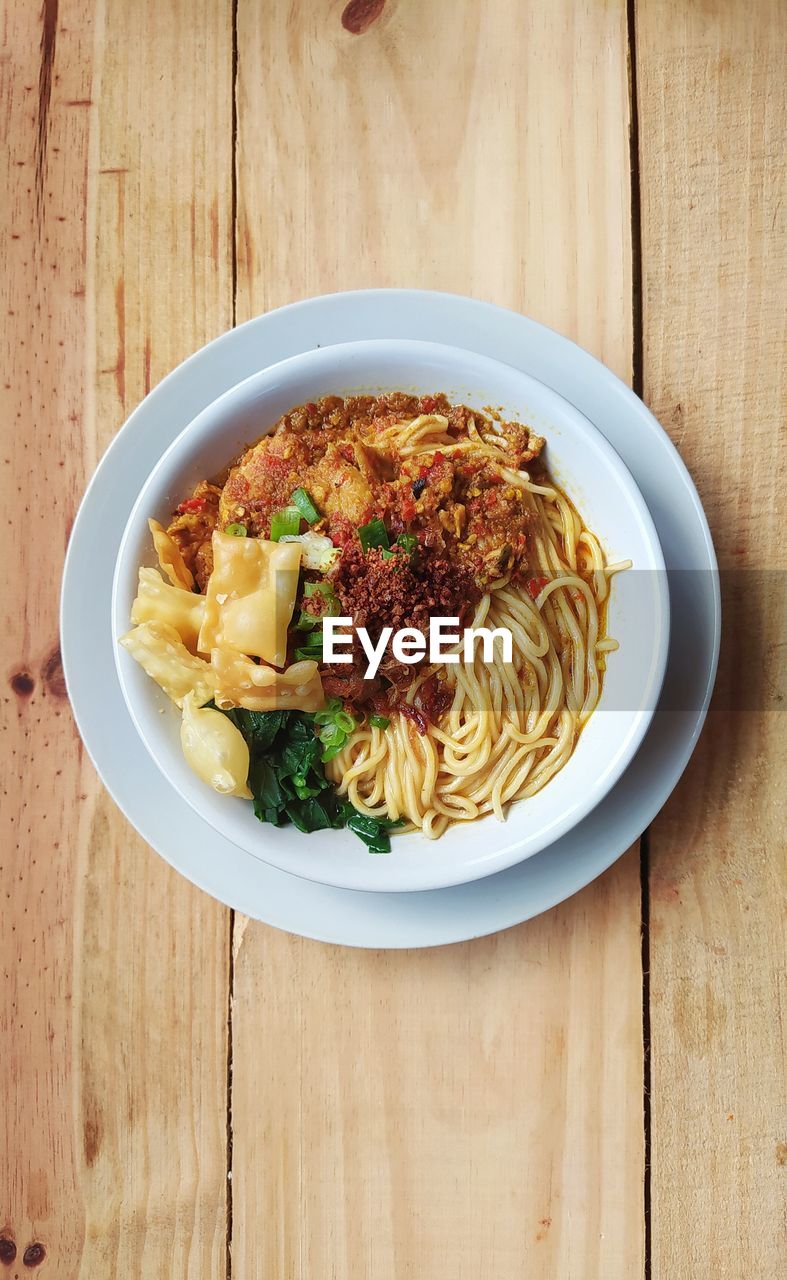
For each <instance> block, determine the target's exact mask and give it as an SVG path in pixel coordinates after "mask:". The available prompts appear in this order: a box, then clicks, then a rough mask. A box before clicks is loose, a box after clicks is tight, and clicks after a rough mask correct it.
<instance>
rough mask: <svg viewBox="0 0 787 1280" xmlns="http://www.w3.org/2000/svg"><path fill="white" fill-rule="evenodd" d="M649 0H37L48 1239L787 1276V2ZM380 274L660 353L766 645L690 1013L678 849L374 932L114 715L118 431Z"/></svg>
mask: <svg viewBox="0 0 787 1280" xmlns="http://www.w3.org/2000/svg"><path fill="white" fill-rule="evenodd" d="M633 7H634V9H635V10H636V23H635V30H634V32H633V33H632V31H631V30H629V25H628V20H627V6H626V4H625V3H624V2H622V0H607V2H606V3H604V4H600V3H595V0H581V2H580V3H574V2H573V0H554V2H552V0H528V2H527V3H524V4H523V3H521V2H520V0H496V2H493V0H433V2H432V3H430V4H418V3H415V0H388V3H387V4H385V3H380V0H376V2H375V0H353V3H352V4H350V5H347V6H346V5H345V3H344V0H315V2H314V3H313V4H311V5H292V4H290V3H288V2H285V0H266V3H264V4H260V3H252V2H251V0H237V3H233V0H196V2H195V3H188V4H187V3H186V2H185V0H171V2H170V3H169V4H167V5H157V4H154V3H153V0H139V2H138V3H137V4H135V5H130V4H126V3H124V0H44V3H43V5H41V6H39V5H38V4H35V5H34V4H31V3H29V2H28V0H6V2H5V5H4V10H3V13H4V20H3V22H2V23H0V102H2V112H0V129H1V130H2V135H3V141H4V144H5V147H6V148H7V159H6V158H5V156H4V160H3V162H2V169H1V170H0V173H1V174H2V180H0V193H1V194H0V215H1V219H0V250H1V251H2V259H1V261H2V262H3V264H4V270H3V271H2V272H0V301H2V306H0V315H2V322H1V323H2V326H3V334H2V342H3V349H4V350H6V351H8V352H9V353H10V359H8V360H7V362H6V366H5V370H4V374H5V376H4V377H3V379H2V395H1V397H0V410H1V411H2V417H1V418H0V422H2V430H3V440H4V450H3V458H4V459H6V458H7V459H10V462H4V465H3V470H2V473H1V475H2V479H1V480H0V483H1V484H2V496H3V515H4V528H5V529H6V531H7V532H6V556H5V563H6V565H7V567H8V578H9V584H10V585H9V587H8V588H7V589H6V591H5V592H4V593H3V608H4V615H3V624H4V635H5V637H6V643H5V646H4V663H5V665H4V673H5V679H6V683H5V686H4V691H3V703H2V709H3V716H2V738H0V742H2V748H0V750H1V751H2V760H1V761H0V764H1V766H2V787H3V802H2V831H0V893H1V894H2V898H1V901H2V906H3V912H2V926H1V927H0V956H2V966H0V972H2V981H3V987H2V993H1V994H0V1097H1V1098H2V1103H1V1111H0V1147H1V1150H0V1280H2V1277H3V1276H4V1275H5V1274H6V1273H7V1274H8V1275H9V1276H14V1277H16V1276H17V1275H18V1276H20V1277H21V1276H24V1275H27V1274H36V1271H35V1270H34V1268H36V1267H38V1268H39V1271H38V1274H41V1275H48V1276H52V1277H53V1278H55V1280H71V1277H79V1278H80V1280H110V1278H112V1280H114V1278H115V1277H117V1278H118V1280H127V1278H131V1280H135V1278H136V1277H145V1278H146V1280H147V1278H148V1277H153V1278H155V1280H159V1277H161V1278H162V1280H168V1278H169V1277H176V1276H177V1277H189V1278H191V1277H193V1278H195V1280H197V1278H198V1280H214V1278H216V1280H229V1277H230V1276H233V1277H236V1278H237V1277H241V1278H242V1280H258V1278H259V1280H333V1278H335V1280H406V1278H407V1277H413V1280H416V1278H417V1280H422V1278H426V1277H428V1278H429V1280H471V1278H472V1280H476V1277H483V1278H484V1280H486V1278H487V1277H490V1278H493V1280H514V1278H516V1280H520V1277H522V1276H523V1275H527V1276H528V1277H531V1276H532V1277H534V1280H535V1278H536V1277H537V1278H538V1280H542V1277H543V1278H544V1280H552V1278H553V1277H554V1278H555V1280H594V1278H595V1277H599V1278H600V1280H618V1277H620V1278H621V1280H629V1278H632V1277H640V1278H641V1280H646V1277H647V1276H650V1275H652V1276H653V1277H654V1280H655V1278H656V1277H658V1278H659V1280H661V1278H662V1277H664V1278H667V1277H668V1278H669V1280H684V1277H685V1280H694V1277H703V1278H704V1277H708V1280H711V1278H712V1280H740V1278H741V1277H744V1276H745V1277H746V1280H771V1278H772V1277H773V1276H775V1275H776V1274H777V1272H778V1265H779V1263H778V1260H779V1257H780V1256H783V1252H784V1237H783V1234H781V1232H782V1231H783V1226H782V1224H781V1222H780V1196H782V1195H783V1186H784V1176H785V1166H787V1132H786V1131H785V1130H784V1120H783V1117H784V1105H783V1099H784V1093H783V1064H784V1046H783V1042H782V1040H781V1038H780V1037H781V1036H782V1029H781V1027H782V1024H781V1022H780V1016H779V1009H780V1003H779V1001H780V997H781V999H782V1002H783V980H784V955H785V949H784V937H783V933H782V922H783V915H782V912H781V900H780V896H779V895H780V893H781V892H782V891H783V884H784V845H783V832H784V825H785V823H784V817H785V815H784V804H783V782H782V779H783V776H784V765H785V748H784V740H783V732H782V726H781V721H782V718H783V715H784V712H783V710H782V709H781V706H780V704H779V702H778V699H779V698H780V697H783V696H784V692H785V690H784V686H783V683H781V684H780V683H779V681H780V670H779V668H780V664H781V666H783V661H782V657H783V644H784V632H783V618H780V616H779V614H778V607H777V606H778V596H777V594H776V592H777V587H778V584H779V582H780V579H779V578H778V576H777V575H776V574H773V573H772V574H771V575H770V576H768V574H767V573H765V572H763V570H775V569H777V568H778V567H781V568H782V569H783V568H784V564H783V552H782V545H783V538H782V529H783V524H784V508H783V498H782V485H781V476H782V475H783V473H784V458H783V440H784V433H783V418H784V407H785V405H784V384H783V370H784V358H783V357H784V338H785V332H784V314H783V302H782V296H783V291H784V275H785V234H784V233H785V228H784V218H785V215H784V194H785V192H784V186H785V165H784V137H785V134H787V130H786V129H785V124H787V120H785V109H784V84H783V80H784V76H783V69H784V55H785V47H784V45H785V23H784V15H783V11H782V9H781V6H780V4H779V3H778V0H772V2H771V3H769V2H768V0H762V2H759V0H758V2H756V3H754V4H753V5H752V4H750V5H747V6H744V5H742V4H736V3H734V0H729V3H727V2H723V3H715V4H713V3H712V4H703V5H694V6H686V5H685V4H682V3H680V0H637V3H636V5H635V6H633ZM355 32H358V34H355ZM632 34H634V35H635V37H636V38H635V40H634V42H633V44H632V39H631V36H632ZM630 71H631V72H632V73H633V83H634V85H635V87H636V91H637V100H636V101H637V108H638V112H637V115H638V119H637V120H636V121H635V123H636V124H637V125H638V136H635V138H634V143H635V145H634V148H633V152H632V150H631V149H630V136H629V131H630V126H631V124H632V120H631V111H630V105H629V73H630ZM632 155H633V160H634V166H633V173H632ZM632 191H633V193H634V199H633V200H632ZM640 232H641V264H640V261H639V259H640V253H639V245H640ZM640 265H641V282H642V294H641V298H642V320H643V325H642V328H640V323H639V305H638V297H639V294H638V279H639V275H640ZM361 285H415V286H425V287H433V288H443V289H449V290H456V291H459V292H466V293H471V294H474V295H476V296H478V297H483V298H488V299H490V300H493V301H497V302H501V303H503V304H505V305H508V306H513V307H516V308H519V309H521V310H523V311H526V312H527V313H529V314H530V315H533V316H534V317H535V318H537V319H539V320H543V321H545V322H546V323H548V324H551V325H553V326H554V327H556V328H558V329H560V330H562V331H563V332H566V333H568V334H569V335H571V336H572V337H575V338H576V339H577V340H578V341H579V342H581V343H582V344H583V345H584V346H586V347H588V348H589V349H590V350H591V351H593V352H594V353H596V354H597V355H599V356H600V357H601V358H602V359H603V360H605V361H606V362H607V363H608V364H609V365H610V366H611V367H612V368H613V369H615V370H616V372H618V373H619V374H620V375H621V376H623V377H624V378H626V379H627V380H631V378H632V371H633V369H634V366H635V361H634V355H635V352H639V353H640V354H641V363H642V371H643V383H644V392H645V395H646V398H647V399H648V401H649V403H651V405H652V406H653V408H654V409H655V411H656V413H657V414H658V415H659V417H660V418H661V420H662V421H663V422H664V424H665V426H666V427H667V429H668V430H669V431H670V433H671V434H672V437H673V439H674V440H675V442H676V444H677V445H678V447H679V448H680V450H681V452H682V454H683V456H684V457H685V459H686V461H687V462H688V464H689V466H690V468H691V469H692V473H693V475H694V477H695V479H696V481H697V483H698V485H699V488H700V492H701V495H702V497H703V501H704V502H705V504H706V506H707V509H708V512H709V516H710V519H711V523H712V526H713V531H714V535H715V537H716V539H717V544H718V547H719V551H720V556H721V559H722V563H723V564H724V566H725V567H726V569H727V570H728V571H729V572H728V573H727V574H726V578H725V594H726V597H727V601H728V603H727V647H726V652H725V654H724V655H723V660H722V670H721V677H720V688H719V692H718V695H717V698H716V702H715V709H714V710H713V711H712V713H711V721H710V727H709V732H707V733H706V734H705V735H704V738H703V742H702V744H701V746H700V749H699V751H698V753H697V755H696V757H695V759H694V761H693V762H692V765H691V767H690V770H689V772H688V773H687V775H686V778H685V779H684V782H683V783H682V784H681V786H680V788H679V789H678V792H677V793H676V795H675V796H674V797H673V798H672V800H671V801H670V802H669V804H668V805H667V807H666V809H665V810H664V812H663V814H662V815H661V816H660V818H659V819H658V821H657V822H656V823H655V824H654V827H653V828H652V830H651V832H650V835H649V857H648V859H647V860H646V864H647V862H649V866H647V865H646V872H647V874H646V887H647V893H646V896H645V903H644V906H645V925H646V946H645V957H646V963H647V966H648V970H649V972H648V973H647V974H646V980H645V983H644V995H645V1007H644V1010H643V970H642V952H641V945H640V925H641V913H642V905H643V904H642V900H641V892H640V859H639V853H638V851H637V850H632V851H630V852H629V854H628V855H626V857H624V858H623V859H621V861H620V862H619V863H617V864H616V866H615V867H613V868H612V869H611V870H610V872H608V873H607V874H606V875H605V876H604V877H602V878H601V880H600V881H598V882H597V883H596V884H595V885H592V886H590V887H589V888H588V889H587V890H585V891H584V892H583V893H581V894H580V895H578V896H577V897H576V898H575V899H573V900H572V901H570V902H568V903H565V904H563V906H561V907H559V908H557V909H556V910H554V911H552V912H550V913H549V914H548V915H546V916H544V917H542V918H540V919H538V920H535V921H532V922H530V923H529V924H527V925H524V926H521V927H520V928H518V929H514V930H510V931H508V932H507V933H505V934H502V935H499V936H498V937H496V938H492V939H487V940H482V941H479V942H475V943H471V944H466V945H463V946H458V947H449V948H444V949H440V950H438V951H435V952H410V953H403V954H400V953H392V952H379V953H362V952H355V951H350V950H346V949H342V948H332V947H326V946H321V945H319V944H316V943H310V942H304V941H302V940H300V939H297V938H292V937H288V936H285V935H282V934H279V933H277V932H275V931H273V930H271V929H268V928H266V927H263V926H261V925H259V924H257V923H255V922H253V921H249V920H246V919H244V918H242V917H237V918H231V916H230V913H228V912H226V911H225V910H224V909H223V908H221V907H219V906H218V905H217V904H215V903H213V902H212V901H211V900H210V899H209V898H207V897H206V896H205V895H203V894H201V893H200V892H199V891H198V890H196V889H193V888H192V887H191V886H190V885H188V884H187V883H185V882H184V881H182V880H181V879H180V878H179V877H177V876H176V875H175V873H174V872H172V871H170V870H169V869H168V868H167V867H166V866H165V865H164V864H163V863H162V862H161V860H160V859H159V858H157V857H156V856H155V855H154V854H153V853H152V851H150V850H149V849H147V848H146V846H145V845H144V843H143V842H142V841H141V839H140V838H139V837H138V836H136V834H135V833H134V832H133V831H132V829H131V828H130V827H129V826H128V824H126V823H125V821H124V820H123V819H122V817H121V816H120V815H119V814H118V812H117V811H116V809H115V808H114V805H113V804H112V802H111V800H110V799H109V798H108V797H107V796H106V794H105V793H104V792H103V790H102V788H101V786H100V784H99V783H98V781H97V779H96V777H95V775H94V773H93V770H92V767H91V765H90V763H89V761H88V760H87V759H86V757H85V754H84V752H83V750H82V748H81V746H80V744H79V740H78V737H77V735H76V731H75V728H74V726H73V722H72V720H71V717H70V713H69V710H68V704H67V699H66V698H65V691H64V687H63V681H62V671H61V668H60V664H59V653H58V641H57V580H58V577H59V572H60V567H61V564H62V557H63V552H64V547H65V542H66V539H67V534H68V530H69V529H70V525H71V522H72V520H73V517H74V514H75V510H76V505H77V502H78V499H79V496H80V494H81V492H82V491H83V489H84V485H85V483H86V481H87V478H88V477H89V475H90V473H91V471H92V470H93V468H94V466H95V463H96V461H97V459H98V457H99V456H100V454H101V452H102V450H103V449H104V447H105V446H106V444H107V442H108V441H109V439H110V438H111V436H112V434H113V433H114V431H115V430H116V429H117V427H118V426H119V425H120V423H121V422H122V420H123V419H124V417H125V416H127V414H128V413H129V412H130V411H131V409H132V408H133V407H134V405H135V404H137V403H138V401H139V400H140V399H141V398H142V396H143V395H144V394H145V392H146V391H147V390H148V388H149V387H150V386H151V385H152V384H153V383H155V382H156V381H157V380H158V379H159V378H160V377H162V376H163V375H164V374H165V373H166V372H167V371H168V370H169V369H170V368H172V367H173V365H175V364H176V363H177V362H178V361H179V360H181V359H182V358H183V357H184V356H186V355H187V354H189V353H190V352H191V351H192V350H194V349H195V348H196V347H198V346H199V345H201V344H202V343H203V342H205V341H207V340H208V339H209V338H211V337H213V336H215V335H216V334H217V333H220V332H222V331H223V330H224V329H226V328H228V327H229V326H230V324H231V323H232V321H233V319H234V318H237V320H238V321H240V320H243V319H245V318H247V317H248V316H250V315H253V314H256V313H258V312H260V311H262V310H264V309H267V308H269V307H272V306H277V305H279V304H281V303H283V302H287V301H290V300H292V299H294V298H297V297H302V296H305V295H308V294H313V293H318V292H323V291H328V290H332V289H343V288H353V287H357V286H361ZM637 364H639V361H637ZM780 433H781V434H780ZM42 512H43V513H46V517H47V519H46V522H44V521H42V520H41V518H40V517H41V514H42ZM782 592H783V587H782ZM781 599H782V601H783V594H782V597H781ZM742 667H743V669H744V670H746V671H748V672H750V673H754V674H753V676H752V683H750V684H748V685H745V686H744V685H743V684H742V682H741V679H740V672H741V669H742ZM643 1015H644V1016H643ZM643 1034H644V1036H645V1037H646V1038H647V1039H648V1040H649V1045H648V1046H647V1048H648V1050H649V1057H648V1058H646V1056H645V1053H644V1049H645V1047H646V1046H644V1045H643ZM646 1062H647V1064H648V1068H647V1069H648V1071H649V1074H650V1082H649V1084H650V1088H649V1094H648V1097H647V1106H646V1107H645V1109H644V1111H643V1105H644V1102H645V1099H644V1096H643V1082H644V1080H645V1079H646V1076H645V1069H646ZM230 1067H231V1071H230ZM230 1080H231V1083H232V1089H231V1093H230V1091H229V1089H228V1082H229V1081H230ZM780 1125H781V1127H780ZM648 1156H649V1163H647V1158H648ZM12 1252H15V1255H16V1256H15V1260H14V1265H11V1254H12ZM6 1263H7V1264H8V1265H7V1266H6Z"/></svg>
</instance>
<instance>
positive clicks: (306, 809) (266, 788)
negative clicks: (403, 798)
mask: <svg viewBox="0 0 787 1280" xmlns="http://www.w3.org/2000/svg"><path fill="white" fill-rule="evenodd" d="M214 705H215V704H214ZM217 710H220V708H217ZM224 715H226V716H228V717H229V719H230V720H232V723H233V724H234V725H236V727H237V728H238V729H240V731H241V733H242V734H243V736H244V738H245V739H246V742H247V743H248V746H249V755H250V764H249V789H250V791H251V793H252V796H253V799H254V813H255V816H256V817H257V818H259V820H260V822H270V823H272V824H273V825H274V826H277V827H281V826H285V825H286V824H287V823H290V822H291V823H292V824H293V826H294V827H297V829H298V830H299V831H304V832H312V831H323V830H326V829H328V828H333V829H338V828H340V827H347V828H348V829H349V830H350V831H352V832H354V833H355V835H357V836H358V838H359V839H360V840H362V841H363V842H364V844H365V845H366V846H367V848H368V849H369V852H370V853H390V849H391V840H390V835H389V831H390V830H391V828H393V827H396V826H398V825H400V824H399V823H395V822H390V821H389V820H388V819H386V818H371V817H367V815H366V814H361V813H359V812H358V811H357V809H355V808H353V806H352V805H351V804H350V803H349V801H347V800H342V799H341V798H340V797H339V796H337V794H336V792H335V791H334V789H333V787H332V785H331V782H330V780H329V779H328V778H326V776H325V768H324V762H325V759H326V751H330V752H331V753H332V755H335V754H336V751H338V750H341V747H342V746H343V745H344V742H346V740H347V736H348V734H349V733H351V732H352V730H353V729H354V728H355V725H356V721H355V719H354V718H353V717H352V716H351V715H350V714H349V713H348V712H346V711H345V710H344V709H343V707H342V704H341V701H340V700H339V699H338V698H332V699H331V700H330V701H329V702H328V703H327V704H326V706H325V707H324V708H323V710H322V711H318V712H317V714H316V715H307V714H306V713H305V712H303V711H246V710H244V709H243V708H241V707H233V708H231V709H229V710H226V711H224ZM326 737H327V738H328V739H330V743H331V745H330V746H328V747H326V745H325V743H326ZM328 758H331V756H329V757H328Z"/></svg>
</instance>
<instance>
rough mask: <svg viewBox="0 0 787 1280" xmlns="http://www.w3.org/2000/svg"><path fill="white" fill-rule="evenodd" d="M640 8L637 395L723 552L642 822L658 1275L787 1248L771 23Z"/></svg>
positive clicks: (753, 1259) (767, 1266)
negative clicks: (718, 580) (683, 719)
mask: <svg viewBox="0 0 787 1280" xmlns="http://www.w3.org/2000/svg"><path fill="white" fill-rule="evenodd" d="M637 18H638V21H637V29H636V35H637V49H638V59H637V78H638V85H639V120H640V139H641V147H640V154H641V189H642V214H643V226H642V248H643V272H644V275H643V299H644V320H645V332H644V369H645V393H646V397H647V399H648V401H649V402H650V404H651V405H652V406H653V408H654V410H655V412H656V413H657V414H658V416H659V417H660V419H661V421H662V422H663V423H664V424H665V425H666V426H667V427H668V429H669V430H670V432H671V434H672V437H673V439H674V440H675V443H676V444H677V445H678V447H679V449H680V451H681V453H682V455H683V457H684V458H685V460H686V462H687V463H688V465H689V467H690V468H691V470H692V473H693V475H694V477H695V479H696V480H697V482H698V485H699V488H700V492H701V496H702V498H703V502H704V504H705V507H706V510H707V512H708V515H709V518H710V522H711V527H712V531H713V535H714V538H715V541H716V546H717V549H718V552H719V558H720V562H721V564H722V566H723V567H724V569H725V572H724V574H723V589H724V602H723V603H724V609H725V641H724V646H723V653H722V662H721V668H720V674H719V682H718V687H717V693H716V697H715V701H714V706H713V709H712V712H711V717H710V722H709V726H708V731H707V732H706V733H705V735H704V737H703V739H702V742H701V745H700V748H699V750H698V752H697V754H696V756H695V758H694V760H693V761H692V764H691V766H690V769H689V771H688V773H687V774H686V776H685V778H684V780H683V783H682V784H681V786H680V787H679V789H678V791H677V793H676V794H675V796H674V797H673V798H672V800H671V802H670V803H669V805H668V806H667V808H666V809H665V810H664V812H663V814H662V815H661V817H660V818H659V819H658V821H657V822H656V824H655V827H654V829H653V832H652V835H651V878H650V897H651V904H652V912H651V930H650V949H651V977H650V984H651V996H652V1009H651V1029H652V1046H653V1047H652V1064H653V1077H652V1134H653V1137H652V1160H653V1172H652V1230H653V1274H654V1276H657V1275H658V1276H661V1275H664V1276H672V1275H686V1276H692V1277H704V1276H707V1277H713V1280H727V1278H729V1280H738V1278H739V1277H741V1276H746V1277H747V1280H766V1278H767V1280H770V1278H771V1277H773V1276H775V1275H777V1274H778V1273H779V1271H780V1266H781V1267H783V1260H784V1257H785V1253H786V1252H787V1247H786V1246H787V1241H786V1240H785V1235H784V1216H783V1204H784V1201H783V1197H784V1179H785V1164H786V1163H787V1159H786V1157H785V1153H787V1145H785V1141H786V1140H787V1131H785V1127H784V1125H785V1109H784V1099H785V1080H784V1064H785V1043H784V1023H783V1017H782V1011H783V1005H784V995H785V988H784V978H785V967H784V958H785V954H787V949H786V948H785V936H784V911H783V904H784V888H785V865H786V863H785V842H784V831H785V819H786V818H787V813H786V812H785V804H784V779H785V776H786V775H787V750H786V749H785V736H784V698H785V694H786V693H787V689H786V688H785V684H784V645H785V629H784V623H785V574H784V569H785V567H786V566H785V558H784V518H785V506H784V475H785V461H786V460H785V433H784V419H785V408H786V407H787V402H786V401H785V350H787V344H786V343H785V339H786V338H787V332H786V331H785V312H784V279H785V266H786V265H787V263H786V258H787V253H786V246H787V236H786V235H785V232H786V231H787V226H786V225H785V213H784V198H785V189H786V179H787V168H786V166H785V152H784V140H785V137H787V111H786V110H785V97H784V66H785V57H786V56H787V28H786V27H785V23H784V9H783V6H781V5H780V4H778V3H767V2H766V3H756V4H754V5H737V6H736V5H724V4H709V5H708V4H706V5H702V6H687V5H684V4H682V3H680V0H640V2H639V4H638V6H637ZM779 1258H781V1259H782V1263H781V1264H780V1263H779Z"/></svg>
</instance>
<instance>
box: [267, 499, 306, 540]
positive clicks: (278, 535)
mask: <svg viewBox="0 0 787 1280" xmlns="http://www.w3.org/2000/svg"><path fill="white" fill-rule="evenodd" d="M300 527H301V513H300V511H299V510H298V508H297V507H285V508H284V509H283V510H282V511H274V513H273V515H272V516H271V542H280V541H281V539H282V538H285V537H289V538H291V537H293V536H296V537H297V535H298V533H299V532H300Z"/></svg>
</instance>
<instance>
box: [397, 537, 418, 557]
mask: <svg viewBox="0 0 787 1280" xmlns="http://www.w3.org/2000/svg"><path fill="white" fill-rule="evenodd" d="M396 541H397V542H398V544H399V546H400V547H404V549H405V551H409V552H410V555H412V553H413V552H414V551H415V550H416V549H417V547H418V539H417V538H416V536H415V534H414V533H400V534H399V537H398V538H397V539H396Z"/></svg>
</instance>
